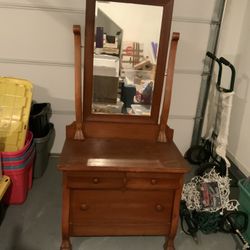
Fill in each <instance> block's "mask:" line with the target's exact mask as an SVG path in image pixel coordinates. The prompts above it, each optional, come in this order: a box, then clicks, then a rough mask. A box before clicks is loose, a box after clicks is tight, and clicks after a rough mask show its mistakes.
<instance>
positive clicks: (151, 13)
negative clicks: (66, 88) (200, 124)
mask: <svg viewBox="0 0 250 250" xmlns="http://www.w3.org/2000/svg"><path fill="white" fill-rule="evenodd" d="M171 4H172V1H168V0H156V1H155V0H116V1H95V0H87V1H86V24H85V51H84V55H85V59H84V98H83V100H84V109H83V115H84V120H85V121H110V122H114V121H115V122H126V123H128V122H132V123H133V122H135V121H136V122H138V123H145V122H146V123H153V124H156V123H157V122H158V115H159V107H160V102H161V92H162V86H163V81H164V73H165V66H166V56H167V51H168V41H169V32H167V31H168V30H169V29H170V25H171V16H172V6H171Z"/></svg>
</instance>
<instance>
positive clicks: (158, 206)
mask: <svg viewBox="0 0 250 250" xmlns="http://www.w3.org/2000/svg"><path fill="white" fill-rule="evenodd" d="M155 208H156V211H158V212H161V211H163V210H164V206H162V205H160V204H157V205H156V206H155Z"/></svg>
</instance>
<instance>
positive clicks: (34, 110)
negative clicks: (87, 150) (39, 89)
mask: <svg viewBox="0 0 250 250" xmlns="http://www.w3.org/2000/svg"><path fill="white" fill-rule="evenodd" d="M51 113H52V110H51V105H50V103H34V104H33V105H32V107H31V112H30V119H29V128H30V130H31V131H32V133H33V135H34V144H35V148H36V158H35V163H34V171H33V177H34V178H40V177H41V176H43V174H44V172H45V170H46V169H47V166H48V161H49V153H50V150H51V148H52V145H53V142H54V138H55V129H54V125H53V124H52V123H50V122H49V119H50V116H51Z"/></svg>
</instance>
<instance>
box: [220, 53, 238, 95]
mask: <svg viewBox="0 0 250 250" xmlns="http://www.w3.org/2000/svg"><path fill="white" fill-rule="evenodd" d="M219 61H220V62H221V63H222V64H224V65H226V66H228V67H229V68H230V69H231V81H230V88H229V89H223V91H224V92H232V91H233V90H234V82H235V68H234V66H233V65H232V64H231V63H230V62H229V61H228V60H226V59H225V58H224V57H220V59H219Z"/></svg>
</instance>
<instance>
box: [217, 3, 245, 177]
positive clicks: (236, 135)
mask: <svg viewBox="0 0 250 250" xmlns="http://www.w3.org/2000/svg"><path fill="white" fill-rule="evenodd" d="M249 11H250V1H248V0H242V1H233V0H228V1H227V6H226V9H225V18H224V22H223V25H222V29H221V38H220V42H219V49H218V55H219V56H223V57H225V58H227V59H228V60H229V61H231V62H232V63H233V64H234V65H235V68H236V81H235V95H234V99H233V107H232V113H231V120H230V128H229V141H228V143H229V144H228V156H229V157H230V158H231V159H232V160H233V161H234V162H235V164H236V165H237V166H238V167H239V168H240V170H241V171H242V172H243V173H244V174H245V175H246V176H249V175H250V158H249V152H250V130H249V128H250V101H249V100H250V88H249V84H250V71H249V65H250V47H249V41H250V35H249V28H250V16H249ZM229 80H230V74H229V72H225V74H224V82H228V81H229Z"/></svg>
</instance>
